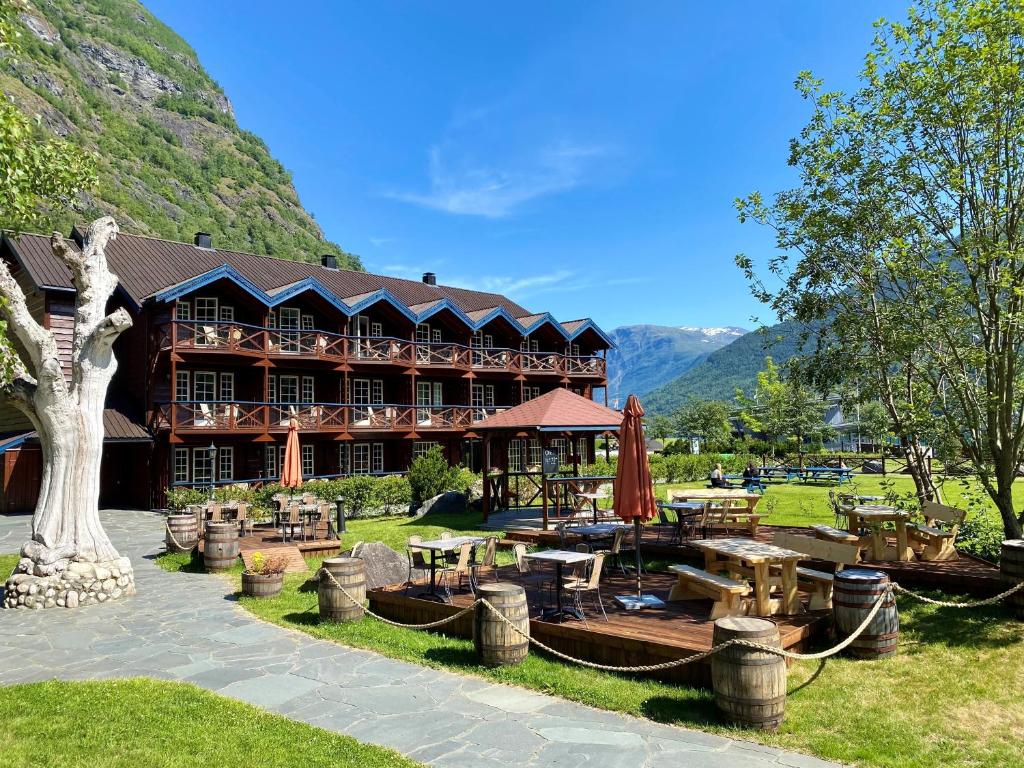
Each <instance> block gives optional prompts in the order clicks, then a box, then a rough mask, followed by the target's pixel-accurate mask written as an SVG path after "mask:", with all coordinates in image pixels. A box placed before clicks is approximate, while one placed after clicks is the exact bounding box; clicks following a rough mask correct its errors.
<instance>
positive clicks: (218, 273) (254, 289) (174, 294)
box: [153, 264, 271, 306]
mask: <svg viewBox="0 0 1024 768" xmlns="http://www.w3.org/2000/svg"><path fill="white" fill-rule="evenodd" d="M218 280H230V281H232V282H233V283H235V284H236V285H237V286H238V287H239V288H242V289H243V290H245V291H247V292H248V293H250V294H252V296H253V297H254V298H256V299H259V300H260V301H261V302H262V303H263V304H265V305H267V306H270V302H271V298H270V296H268V295H267V294H266V293H264V292H263V290H262V289H261V288H260V287H259V286H258V285H256V284H255V283H253V282H252V281H251V280H249V279H248V278H247V277H245V276H243V275H242V274H241V273H239V272H238V270H236V269H235V268H234V267H232V266H230V265H228V264H221V265H220V266H219V267H216V268H214V269H211V270H210V271H209V272H204V273H203V274H201V275H196V276H195V277H193V278H190V279H189V280H186V281H184V282H182V283H178V284H177V285H172V286H171V287H170V288H164V289H163V290H162V291H159V292H158V293H156V294H154V295H153V298H155V299H156V300H157V301H173V300H174V299H179V298H181V297H182V296H184V295H185V294H188V293H191V292H192V291H194V290H196V289H198V288H202V287H204V286H207V285H209V284H210V283H214V282H216V281H218Z"/></svg>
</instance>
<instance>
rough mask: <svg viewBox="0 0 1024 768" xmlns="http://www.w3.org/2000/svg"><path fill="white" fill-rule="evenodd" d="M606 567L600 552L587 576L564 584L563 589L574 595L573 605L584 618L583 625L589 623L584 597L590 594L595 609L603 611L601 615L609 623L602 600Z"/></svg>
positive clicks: (602, 554) (590, 566) (568, 580)
mask: <svg viewBox="0 0 1024 768" xmlns="http://www.w3.org/2000/svg"><path fill="white" fill-rule="evenodd" d="M603 567H604V553H603V552H598V553H597V554H596V555H594V559H593V560H592V561H590V563H589V568H588V569H587V571H589V572H588V573H587V574H586V576H583V577H579V578H571V579H567V580H566V581H565V582H564V583H563V584H562V589H563V590H564V591H566V592H569V593H571V594H572V601H573V605H574V606H575V608H576V610H577V611H579V612H580V614H581V615H582V616H583V623H584V625H586V623H587V615H586V613H584V611H583V595H584V594H589V595H590V596H591V598H592V599H593V601H594V607H595V608H600V609H601V615H602V616H603V617H604V620H605V621H608V614H607V613H605V611H604V602H603V601H602V600H601V569H602V568H603Z"/></svg>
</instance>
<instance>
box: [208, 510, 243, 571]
mask: <svg viewBox="0 0 1024 768" xmlns="http://www.w3.org/2000/svg"><path fill="white" fill-rule="evenodd" d="M237 561H238V523H215V522H213V521H212V520H211V521H208V522H207V523H206V536H205V539H204V542H203V566H204V567H205V568H206V571H207V573H215V572H218V571H227V570H230V569H231V568H234V566H235V563H236V562H237Z"/></svg>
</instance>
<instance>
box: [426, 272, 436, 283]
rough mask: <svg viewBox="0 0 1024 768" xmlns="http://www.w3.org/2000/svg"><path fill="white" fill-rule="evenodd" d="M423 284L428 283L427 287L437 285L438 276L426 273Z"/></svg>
mask: <svg viewBox="0 0 1024 768" xmlns="http://www.w3.org/2000/svg"><path fill="white" fill-rule="evenodd" d="M423 282H424V283H426V284H427V285H437V275H435V274H434V273H433V272H424V273H423Z"/></svg>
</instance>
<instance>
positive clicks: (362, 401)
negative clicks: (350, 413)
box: [351, 379, 370, 405]
mask: <svg viewBox="0 0 1024 768" xmlns="http://www.w3.org/2000/svg"><path fill="white" fill-rule="evenodd" d="M351 385H352V402H353V403H354V404H356V405H369V404H370V380H369V379H352V381H351Z"/></svg>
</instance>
